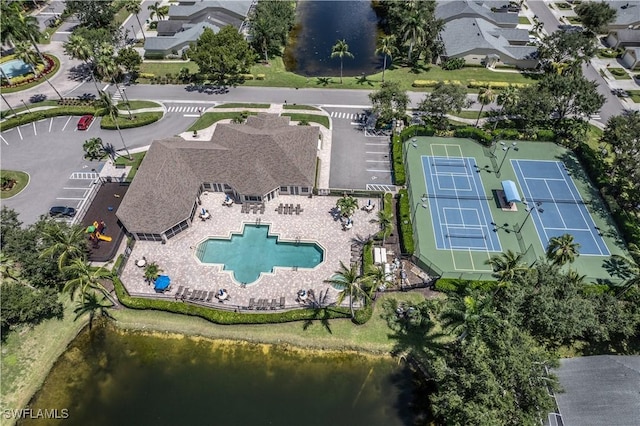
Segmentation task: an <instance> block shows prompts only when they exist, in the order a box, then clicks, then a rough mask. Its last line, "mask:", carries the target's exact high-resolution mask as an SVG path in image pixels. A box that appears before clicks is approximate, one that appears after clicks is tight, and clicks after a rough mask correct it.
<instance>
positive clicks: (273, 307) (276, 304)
mask: <svg viewBox="0 0 640 426" xmlns="http://www.w3.org/2000/svg"><path fill="white" fill-rule="evenodd" d="M277 307H278V301H277V300H276V299H271V306H269V308H270V309H271V310H272V311H273V310H275V309H276V308H277Z"/></svg>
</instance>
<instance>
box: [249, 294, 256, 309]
mask: <svg viewBox="0 0 640 426" xmlns="http://www.w3.org/2000/svg"><path fill="white" fill-rule="evenodd" d="M255 307H256V299H255V298H253V297H252V298H251V299H249V309H253V308H255Z"/></svg>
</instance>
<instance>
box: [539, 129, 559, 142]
mask: <svg viewBox="0 0 640 426" xmlns="http://www.w3.org/2000/svg"><path fill="white" fill-rule="evenodd" d="M536 140H539V141H545V142H553V141H555V140H556V133H555V132H554V131H553V130H549V129H541V130H538V131H537V132H536Z"/></svg>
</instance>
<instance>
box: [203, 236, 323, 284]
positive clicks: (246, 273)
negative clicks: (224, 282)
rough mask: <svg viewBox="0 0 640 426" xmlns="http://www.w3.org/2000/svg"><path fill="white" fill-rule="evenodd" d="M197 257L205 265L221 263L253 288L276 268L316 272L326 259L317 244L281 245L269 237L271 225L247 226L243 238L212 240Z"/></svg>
mask: <svg viewBox="0 0 640 426" xmlns="http://www.w3.org/2000/svg"><path fill="white" fill-rule="evenodd" d="M196 256H197V257H198V259H200V261H201V262H202V263H218V264H223V265H224V270H227V271H233V275H234V278H235V279H236V281H238V282H240V283H243V284H251V283H253V282H255V281H257V280H258V279H259V278H260V274H262V273H263V272H273V268H274V267H276V266H279V267H290V268H309V269H310V268H314V267H316V266H318V265H319V264H320V263H321V262H322V260H323V259H324V251H323V249H322V248H321V247H320V246H319V245H318V244H316V243H304V242H293V241H279V238H278V237H277V236H275V235H269V225H245V226H244V229H243V232H242V234H232V235H231V238H230V239H228V238H209V239H207V240H206V241H203V242H202V243H200V244H199V245H198V248H197V250H196Z"/></svg>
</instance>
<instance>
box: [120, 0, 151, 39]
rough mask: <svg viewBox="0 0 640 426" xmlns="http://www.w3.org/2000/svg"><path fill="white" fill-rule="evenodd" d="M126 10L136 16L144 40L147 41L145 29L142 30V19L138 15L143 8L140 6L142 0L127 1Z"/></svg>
mask: <svg viewBox="0 0 640 426" xmlns="http://www.w3.org/2000/svg"><path fill="white" fill-rule="evenodd" d="M124 8H125V9H127V12H129V13H131V14H133V15H135V16H136V20H137V21H138V26H139V27H140V32H141V33H142V38H143V39H144V41H147V36H145V35H144V28H142V24H141V23H140V17H139V16H138V14H139V13H140V11H141V10H142V6H141V5H140V0H126V2H125V4H124Z"/></svg>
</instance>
